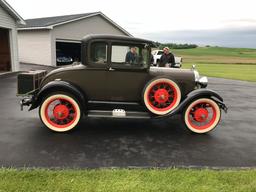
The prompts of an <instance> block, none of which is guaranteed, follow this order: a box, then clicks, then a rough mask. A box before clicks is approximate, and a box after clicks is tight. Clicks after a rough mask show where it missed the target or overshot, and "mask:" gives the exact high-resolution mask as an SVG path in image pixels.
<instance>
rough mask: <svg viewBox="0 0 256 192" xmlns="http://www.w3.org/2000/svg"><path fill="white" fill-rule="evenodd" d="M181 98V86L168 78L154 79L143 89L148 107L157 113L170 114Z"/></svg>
mask: <svg viewBox="0 0 256 192" xmlns="http://www.w3.org/2000/svg"><path fill="white" fill-rule="evenodd" d="M180 100H181V91H180V88H179V86H178V85H177V84H176V83H175V82H174V81H172V80H170V79H167V78H159V79H155V80H152V81H151V82H149V83H148V84H147V85H146V87H145V88H144V91H143V101H144V104H145V106H146V108H147V109H148V110H149V111H150V112H152V113H154V114H156V115H165V114H168V113H169V112H171V111H172V110H173V109H175V108H176V107H177V106H178V105H179V103H180Z"/></svg>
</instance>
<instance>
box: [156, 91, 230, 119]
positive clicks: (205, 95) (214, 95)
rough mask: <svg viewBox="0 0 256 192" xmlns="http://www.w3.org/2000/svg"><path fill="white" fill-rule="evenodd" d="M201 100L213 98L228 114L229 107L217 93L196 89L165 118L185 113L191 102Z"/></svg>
mask: <svg viewBox="0 0 256 192" xmlns="http://www.w3.org/2000/svg"><path fill="white" fill-rule="evenodd" d="M199 98H211V99H213V100H214V101H216V103H218V105H219V106H220V107H221V108H222V109H223V110H224V111H225V112H226V111H227V107H226V105H225V104H224V103H223V98H222V97H221V96H220V95H219V94H218V93H216V92H215V91H213V90H211V89H205V88H203V89H196V90H194V91H192V92H190V93H189V94H188V95H187V96H186V98H185V99H183V101H182V102H181V103H180V104H179V105H178V106H177V107H176V108H175V109H174V110H173V111H171V112H170V113H168V114H166V115H164V116H165V117H169V116H172V115H175V114H178V113H181V112H183V110H184V109H185V107H186V106H187V105H188V104H190V103H191V102H193V101H194V100H196V99H199ZM164 116H158V117H164Z"/></svg>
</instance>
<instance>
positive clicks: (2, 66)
mask: <svg viewBox="0 0 256 192" xmlns="http://www.w3.org/2000/svg"><path fill="white" fill-rule="evenodd" d="M10 70H11V55H10V42H9V30H8V29H1V28H0V72H2V71H10Z"/></svg>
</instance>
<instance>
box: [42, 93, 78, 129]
mask: <svg viewBox="0 0 256 192" xmlns="http://www.w3.org/2000/svg"><path fill="white" fill-rule="evenodd" d="M81 114H82V113H81V107H80V104H79V102H78V100H77V99H76V98H75V97H74V96H72V95H70V94H67V93H53V94H50V95H48V96H46V97H45V98H44V99H43V101H42V104H41V106H40V109H39V115H40V118H41V120H42V122H43V123H44V124H45V126H46V127H48V128H49V129H51V130H53V131H56V132H66V131H69V130H71V129H73V128H75V126H76V125H77V124H78V123H79V121H80V119H81Z"/></svg>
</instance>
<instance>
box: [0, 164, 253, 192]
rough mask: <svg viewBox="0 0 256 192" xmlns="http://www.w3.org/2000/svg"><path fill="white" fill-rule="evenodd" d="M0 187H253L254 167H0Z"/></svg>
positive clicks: (141, 188) (229, 191) (203, 189)
mask: <svg viewBox="0 0 256 192" xmlns="http://www.w3.org/2000/svg"><path fill="white" fill-rule="evenodd" d="M0 178H1V179H0V191H1V192H2V191H8V192H11V191H24V192H29V191H40V192H43V191H51V192H54V191H61V192H65V191H107V192H111V191H122V192H123V191H131V192H135V191H157V192H164V191H176V192H179V191H181V192H184V191H191V192H195V191H196V192H200V191H203V192H205V191H207V192H211V191H214V192H215V191H216V192H221V191H227V192H231V191H242V192H244V191H248V192H249V191H256V170H240V171H237V170H224V171H223V170H222V171H218V170H217V171H216V170H215V171H214V170H207V169H206V170H188V169H163V170H161V169H131V170H128V169H96V170H95V169H92V170H82V171H80V170H58V171H56V170H55V171H54V170H40V169H37V170H15V169H1V170H0Z"/></svg>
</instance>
